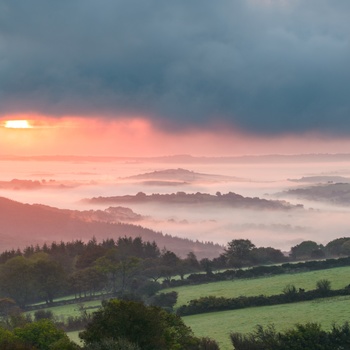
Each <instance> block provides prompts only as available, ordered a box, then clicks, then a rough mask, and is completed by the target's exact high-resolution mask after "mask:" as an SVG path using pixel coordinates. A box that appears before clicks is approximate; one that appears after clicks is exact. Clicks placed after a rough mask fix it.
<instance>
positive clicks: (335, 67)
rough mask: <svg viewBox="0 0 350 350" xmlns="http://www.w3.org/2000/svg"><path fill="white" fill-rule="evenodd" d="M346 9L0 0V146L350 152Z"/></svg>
mask: <svg viewBox="0 0 350 350" xmlns="http://www.w3.org/2000/svg"><path fill="white" fill-rule="evenodd" d="M349 18H350V2H349V1H348V0H307V1H305V0H218V1H212V0H177V1H164V0H149V1H135V0H99V1H92V0H73V1H72V0H60V1H54V0H32V1H30V2H29V1H21V0H0V154H28V155H29V154H43V153H44V154H45V153H53V154H58V153H61V154H94V155H99V154H101V155H104V154H107V155H126V156H134V155H166V154H179V153H191V154H194V155H206V154H207V155H216V154H217V155H231V154H232V155H236V154H268V153H287V154H291V153H300V152H306V153H315V152H316V153H319V152H322V153H336V152H341V153H346V152H350V98H349V95H350V64H349V62H350V22H349ZM16 119H19V120H28V121H29V126H30V128H9V127H6V125H7V124H6V121H8V120H16Z"/></svg>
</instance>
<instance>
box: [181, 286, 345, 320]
mask: <svg viewBox="0 0 350 350" xmlns="http://www.w3.org/2000/svg"><path fill="white" fill-rule="evenodd" d="M346 295H350V286H348V287H345V288H343V289H337V290H327V291H320V290H317V289H315V290H311V291H301V292H295V293H282V294H277V295H271V296H265V295H258V296H240V297H237V298H225V297H215V296H209V297H202V298H199V299H193V300H191V301H189V303H188V304H187V305H182V306H180V307H179V308H178V309H177V314H178V315H180V316H189V315H195V314H201V313H208V312H217V311H227V310H238V309H244V308H248V307H257V306H272V305H280V304H289V303H296V302H301V301H311V300H315V299H320V298H329V297H335V296H346Z"/></svg>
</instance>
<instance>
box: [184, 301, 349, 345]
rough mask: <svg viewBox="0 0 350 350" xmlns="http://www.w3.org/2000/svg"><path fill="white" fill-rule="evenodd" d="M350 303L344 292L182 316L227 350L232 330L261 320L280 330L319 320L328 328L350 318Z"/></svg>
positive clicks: (247, 327)
mask: <svg viewBox="0 0 350 350" xmlns="http://www.w3.org/2000/svg"><path fill="white" fill-rule="evenodd" d="M349 306H350V296H345V297H335V298H328V299H318V300H315V301H306V302H299V303H293V304H283V305H274V306H262V307H254V308H247V309H241V310H233V311H221V312H213V313H206V314H200V315H193V316H185V317H183V320H184V321H185V323H186V324H187V325H188V326H190V327H191V328H192V330H193V332H194V334H195V335H197V336H207V337H211V338H213V339H215V340H216V341H218V342H219V344H220V349H221V350H228V349H232V345H231V343H230V339H229V334H230V332H232V331H234V332H241V333H247V332H251V331H253V330H254V327H255V326H256V325H258V324H260V325H263V326H267V325H268V324H274V325H275V326H276V329H277V330H284V329H288V328H291V327H292V326H293V325H295V324H296V323H306V322H317V323H320V324H321V325H322V327H323V328H324V329H329V328H330V327H331V326H332V324H333V323H336V324H339V325H340V324H343V323H344V322H346V321H350V307H349Z"/></svg>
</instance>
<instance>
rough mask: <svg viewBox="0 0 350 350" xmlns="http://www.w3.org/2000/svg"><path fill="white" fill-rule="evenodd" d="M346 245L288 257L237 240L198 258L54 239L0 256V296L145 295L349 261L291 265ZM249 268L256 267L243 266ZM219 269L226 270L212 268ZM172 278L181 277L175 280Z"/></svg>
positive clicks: (310, 246) (298, 250)
mask: <svg viewBox="0 0 350 350" xmlns="http://www.w3.org/2000/svg"><path fill="white" fill-rule="evenodd" d="M349 245H350V239H349V238H339V239H336V240H333V241H331V242H329V243H328V244H327V245H326V246H325V247H323V246H320V245H318V244H317V243H315V242H311V241H305V242H302V243H300V244H298V245H296V246H294V247H292V248H291V253H290V256H285V255H284V254H283V253H282V252H281V251H280V250H278V249H275V248H272V247H256V246H255V245H254V244H253V243H252V242H251V241H250V240H247V239H234V240H232V241H230V242H229V243H228V244H227V248H226V249H225V250H224V252H223V253H222V254H221V255H220V256H219V257H217V258H214V259H211V260H210V259H207V258H204V259H202V260H200V261H198V259H197V257H196V255H195V254H194V253H193V252H190V253H188V255H187V256H186V257H184V258H180V257H179V256H177V255H176V254H175V253H173V252H171V251H169V250H167V249H165V248H164V249H163V250H160V248H159V247H158V246H157V244H156V243H155V242H154V241H153V242H144V241H143V240H142V238H140V237H136V238H130V237H121V238H118V240H116V241H114V240H113V239H107V240H103V241H102V242H100V243H98V242H97V241H96V239H95V238H93V239H91V240H90V241H89V242H87V243H84V242H82V241H81V240H76V241H72V242H66V243H65V242H60V243H55V242H53V243H51V245H47V244H44V245H43V246H38V245H37V246H28V247H26V248H25V249H23V251H21V250H11V251H5V252H3V253H1V254H0V297H4V298H5V297H7V298H12V299H13V300H14V301H15V302H16V303H17V304H18V305H19V306H20V307H21V308H25V307H26V306H28V305H29V304H32V303H36V302H40V301H45V302H46V303H47V304H50V303H51V304H52V303H53V301H54V299H55V298H57V297H61V296H67V295H75V298H86V297H93V296H94V295H100V294H101V293H102V294H105V295H110V296H120V295H124V294H128V293H133V294H137V295H139V296H141V297H142V298H143V299H144V300H145V299H147V298H150V297H152V296H153V295H154V294H155V293H156V292H158V291H159V289H161V288H163V287H169V286H176V285H181V284H190V283H205V282H208V281H213V280H223V279H232V278H245V277H254V276H261V275H264V274H278V273H286V272H290V271H291V270H293V269H294V270H295V269H299V270H300V269H319V268H327V267H333V266H344V265H348V264H349V263H350V261H348V260H349V258H341V259H328V260H325V261H323V260H319V261H309V262H305V263H300V264H289V263H288V262H290V261H295V260H298V259H311V258H312V257H313V258H315V256H317V257H319V258H321V257H329V256H344V255H348V254H350V250H348V246H349ZM320 252H322V254H321V253H320ZM263 264H279V265H273V266H262V265H263ZM247 266H253V267H251V268H250V269H239V268H241V267H247ZM254 266H255V267H254ZM219 269H224V270H225V269H226V270H225V271H219V272H215V270H219ZM201 272H205V274H203V273H201ZM214 272H215V273H214ZM175 276H179V278H178V279H174V277H175Z"/></svg>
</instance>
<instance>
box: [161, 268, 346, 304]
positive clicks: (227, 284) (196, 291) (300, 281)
mask: <svg viewBox="0 0 350 350" xmlns="http://www.w3.org/2000/svg"><path fill="white" fill-rule="evenodd" d="M320 279H328V280H329V281H331V287H332V289H340V288H344V287H345V286H346V285H348V284H350V266H346V267H338V268H333V269H327V270H319V271H311V272H303V273H295V274H286V275H276V276H271V277H261V278H252V279H237V280H232V281H220V282H212V283H206V284H200V285H192V286H182V287H175V288H168V289H163V290H161V293H166V292H170V291H176V292H178V301H177V304H176V307H179V306H181V305H184V304H186V303H187V302H189V301H190V300H192V299H198V298H200V297H205V296H217V297H227V298H234V297H239V296H241V295H245V296H254V295H261V294H263V295H274V294H280V293H282V290H283V288H284V287H285V286H286V285H287V284H289V283H291V284H294V285H295V286H296V287H297V288H303V289H305V290H311V289H315V288H316V282H317V281H318V280H320Z"/></svg>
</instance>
